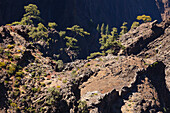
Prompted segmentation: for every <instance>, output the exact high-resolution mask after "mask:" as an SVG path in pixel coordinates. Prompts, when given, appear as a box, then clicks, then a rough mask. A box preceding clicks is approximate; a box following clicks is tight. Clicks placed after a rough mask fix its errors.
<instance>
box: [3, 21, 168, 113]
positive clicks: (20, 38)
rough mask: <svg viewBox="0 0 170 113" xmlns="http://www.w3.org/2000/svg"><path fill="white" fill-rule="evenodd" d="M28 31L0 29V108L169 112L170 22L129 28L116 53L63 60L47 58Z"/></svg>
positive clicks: (52, 112)
mask: <svg viewBox="0 0 170 113" xmlns="http://www.w3.org/2000/svg"><path fill="white" fill-rule="evenodd" d="M27 33H28V30H27V27H26V26H12V28H11V27H10V26H2V27H0V37H1V40H0V53H1V54H0V89H1V91H2V92H3V93H0V112H2V113H3V112H11V113H14V112H21V113H25V112H28V113H30V112H37V113H39V112H50V113H56V112H58V113H81V112H89V113H128V112H132V113H135V112H137V113H141V112H151V113H155V112H160V113H161V112H162V113H163V112H170V92H169V91H170V90H169V89H170V87H169V86H170V85H169V84H170V82H169V80H170V78H169V70H170V69H169V50H170V48H169V45H170V44H169V33H170V32H169V21H164V22H162V23H160V24H157V23H156V21H154V22H149V23H144V24H141V25H140V26H139V27H137V28H135V29H131V30H130V31H129V32H128V33H127V34H124V35H123V36H122V37H121V38H120V39H119V40H120V42H121V43H122V45H123V46H124V47H125V49H124V51H122V53H119V55H118V56H114V55H111V54H109V55H107V56H100V57H97V58H95V59H89V60H76V61H74V62H70V63H65V64H63V62H62V61H55V60H53V59H52V58H50V57H44V56H43V53H41V52H40V51H39V49H38V48H37V47H36V44H33V43H30V42H29V40H27V38H28V37H27V36H28V34H27Z"/></svg>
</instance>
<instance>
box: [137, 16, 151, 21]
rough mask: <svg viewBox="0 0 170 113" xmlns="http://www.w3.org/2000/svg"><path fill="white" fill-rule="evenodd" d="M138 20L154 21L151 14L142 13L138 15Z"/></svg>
mask: <svg viewBox="0 0 170 113" xmlns="http://www.w3.org/2000/svg"><path fill="white" fill-rule="evenodd" d="M137 20H143V22H150V21H152V18H151V17H150V16H146V15H141V16H137Z"/></svg>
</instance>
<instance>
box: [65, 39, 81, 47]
mask: <svg viewBox="0 0 170 113" xmlns="http://www.w3.org/2000/svg"><path fill="white" fill-rule="evenodd" d="M65 40H66V46H67V47H68V48H72V49H75V48H78V47H77V46H76V43H77V41H78V40H77V39H76V38H73V37H68V36H66V37H65Z"/></svg>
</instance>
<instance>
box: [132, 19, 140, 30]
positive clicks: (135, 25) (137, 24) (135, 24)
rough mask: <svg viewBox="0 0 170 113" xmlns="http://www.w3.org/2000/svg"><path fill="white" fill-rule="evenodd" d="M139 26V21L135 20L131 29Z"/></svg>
mask: <svg viewBox="0 0 170 113" xmlns="http://www.w3.org/2000/svg"><path fill="white" fill-rule="evenodd" d="M138 26H139V22H136V21H135V22H133V24H132V26H131V29H133V28H136V27H138Z"/></svg>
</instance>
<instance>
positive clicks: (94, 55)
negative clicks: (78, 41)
mask: <svg viewBox="0 0 170 113" xmlns="http://www.w3.org/2000/svg"><path fill="white" fill-rule="evenodd" d="M104 55H105V54H104V53H100V52H95V53H91V54H90V56H88V57H87V59H91V58H95V57H97V56H104Z"/></svg>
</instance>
